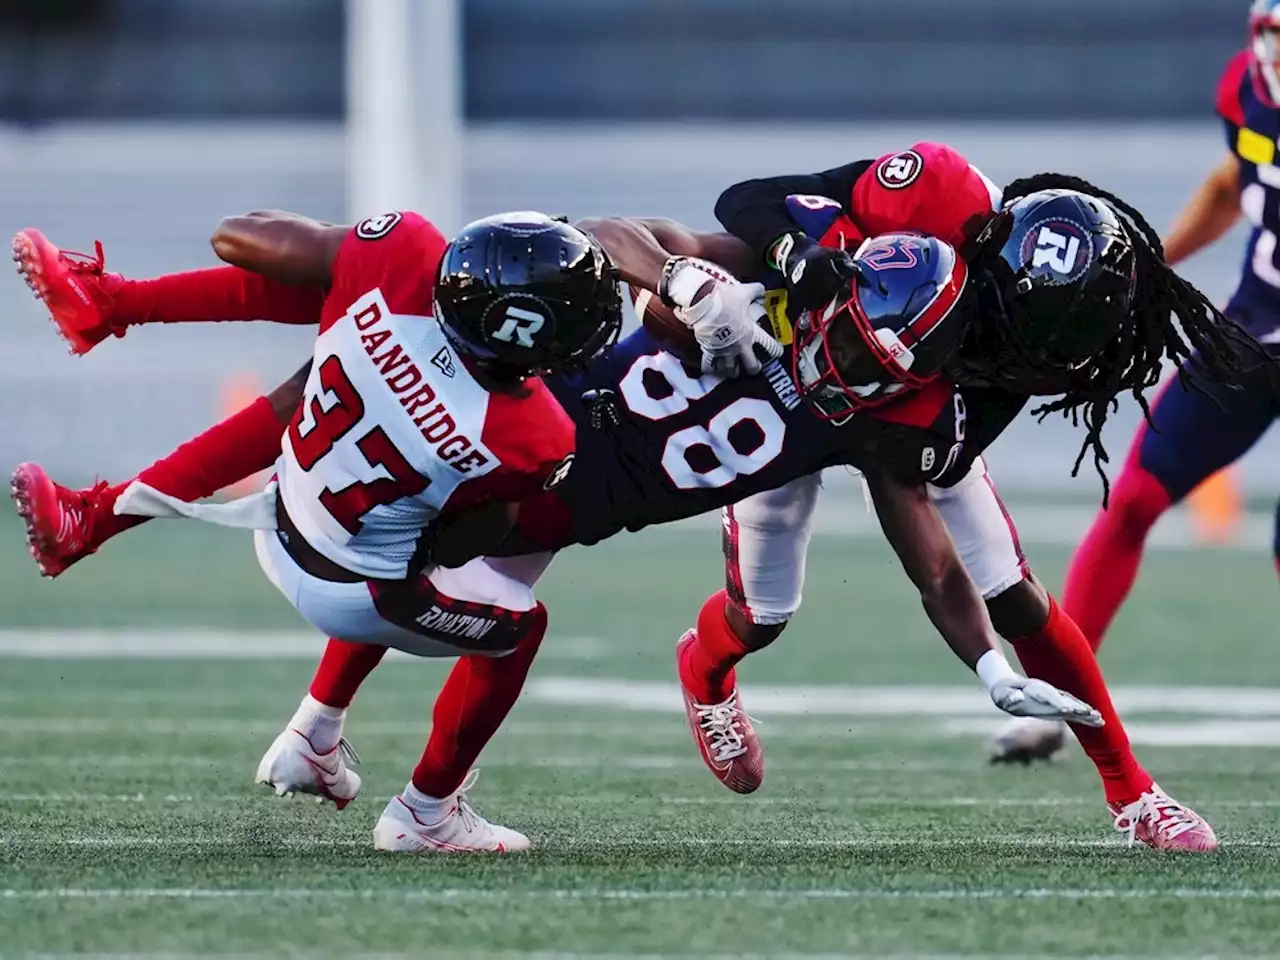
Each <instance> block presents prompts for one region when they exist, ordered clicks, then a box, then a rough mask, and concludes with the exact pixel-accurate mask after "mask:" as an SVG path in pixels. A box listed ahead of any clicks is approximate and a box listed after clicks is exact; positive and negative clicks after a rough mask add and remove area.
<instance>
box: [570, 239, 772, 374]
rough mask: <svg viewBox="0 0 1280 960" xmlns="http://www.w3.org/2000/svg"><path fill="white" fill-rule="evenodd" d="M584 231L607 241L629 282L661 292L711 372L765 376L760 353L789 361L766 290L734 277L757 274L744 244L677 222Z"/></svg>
mask: <svg viewBox="0 0 1280 960" xmlns="http://www.w3.org/2000/svg"><path fill="white" fill-rule="evenodd" d="M577 226H578V227H579V229H581V230H584V231H586V232H588V233H590V234H592V235H593V236H594V237H595V238H596V240H597V241H599V243H600V245H601V246H602V247H604V249H605V250H606V251H607V252H608V253H609V256H610V257H611V258H612V260H613V262H614V264H615V265H616V266H617V268H618V272H619V273H620V274H621V276H622V279H623V280H625V281H626V282H627V283H628V284H630V285H631V286H632V287H633V288H635V289H640V290H647V291H650V292H656V293H657V294H658V295H659V296H660V297H661V298H662V301H663V303H664V304H665V305H666V306H668V307H672V308H673V309H674V312H675V316H676V317H678V318H679V322H681V323H683V324H684V325H685V326H686V327H687V328H688V329H689V331H690V332H691V333H692V334H693V337H694V339H695V340H696V341H697V345H698V347H699V349H700V353H701V362H702V372H703V373H714V374H717V375H719V376H728V377H733V376H738V375H739V374H743V373H746V374H753V373H757V372H759V370H760V365H761V359H760V357H759V356H758V355H757V352H756V348H757V347H759V348H760V350H761V351H762V352H763V354H764V355H765V356H766V357H775V358H776V357H778V356H781V354H782V345H781V344H780V343H778V341H777V340H775V339H774V338H773V336H772V335H771V334H769V333H767V332H766V331H765V330H764V329H763V327H762V325H761V321H762V320H763V319H764V317H765V308H764V292H765V290H764V287H763V286H762V285H760V284H758V283H738V282H737V281H736V280H735V279H734V278H733V277H732V276H730V275H729V274H732V273H734V272H741V273H743V274H746V273H748V272H750V271H751V251H750V250H748V249H747V247H746V245H745V244H743V243H742V242H741V241H739V240H736V239H734V238H733V237H730V236H728V235H727V234H706V233H698V232H696V231H693V230H690V229H689V228H688V227H685V226H684V225H682V224H679V223H676V222H675V221H674V220H660V219H652V220H628V219H623V218H617V217H610V218H593V219H589V220H581V221H579V222H578V224H577ZM706 261H711V262H706ZM719 267H724V268H725V270H720V269H718V268H719ZM640 312H641V314H642V315H643V313H644V310H641V311H640ZM646 325H647V321H646Z"/></svg>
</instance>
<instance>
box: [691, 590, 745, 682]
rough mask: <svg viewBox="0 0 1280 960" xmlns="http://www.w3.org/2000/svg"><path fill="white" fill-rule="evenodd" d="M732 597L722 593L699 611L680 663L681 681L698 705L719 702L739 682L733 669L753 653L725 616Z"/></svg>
mask: <svg viewBox="0 0 1280 960" xmlns="http://www.w3.org/2000/svg"><path fill="white" fill-rule="evenodd" d="M728 601H729V594H728V593H727V592H726V591H724V590H721V591H720V592H719V593H713V594H712V595H711V596H709V597H708V598H707V601H706V603H704V604H703V605H702V609H701V610H699V611H698V626H697V633H696V634H695V636H694V640H693V643H691V644H689V646H688V647H687V648H686V649H685V651H684V655H683V656H682V657H681V658H680V663H679V664H678V667H679V670H680V682H681V683H682V684H683V685H684V687H685V689H687V690H688V691H689V692H690V693H691V694H692V695H693V696H694V697H695V698H696V699H697V700H698V702H699V703H719V702H720V701H722V700H725V699H726V698H728V696H729V694H730V693H732V692H733V688H734V686H735V685H736V684H737V682H738V678H737V675H736V673H735V671H734V669H733V668H734V667H735V666H737V664H738V661H739V660H741V659H742V658H743V657H745V656H746V655H747V654H748V653H750V652H751V648H750V647H748V646H747V645H746V644H744V643H743V642H742V640H741V639H739V637H738V635H737V634H736V633H734V632H733V627H731V626H730V625H729V619H728V618H727V617H726V616H725V614H724V608H725V604H726V603H728Z"/></svg>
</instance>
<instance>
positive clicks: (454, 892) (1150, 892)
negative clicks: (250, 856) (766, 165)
mask: <svg viewBox="0 0 1280 960" xmlns="http://www.w3.org/2000/svg"><path fill="white" fill-rule="evenodd" d="M0 900H256V901H267V900H380V901H388V900H391V901H395V900H399V901H405V902H448V901H469V900H484V901H503V902H513V901H515V902H518V901H521V900H525V901H532V902H537V903H546V902H548V901H549V902H559V903H588V904H589V903H594V902H596V901H600V900H606V901H638V902H644V901H654V900H659V901H661V900H761V901H785V900H866V901H894V900H901V901H916V900H922V901H929V900H959V901H966V900H1262V901H1271V900H1280V887H1238V888H1231V887H1174V888H1171V889H1130V888H1120V887H1074V888H1073V887H1063V888H1053V887H1032V888H1029V889H1018V888H1010V889H999V888H993V889H981V888H974V889H965V888H939V889H933V890H930V889H917V890H911V889H908V890H885V889H875V888H873V889H856V890H855V889H847V888H841V887H818V888H805V889H795V890H785V889H759V890H749V889H743V888H731V889H715V888H708V887H680V888H668V889H661V890H628V889H625V888H611V887H596V888H591V887H586V888H580V887H575V888H552V889H545V890H532V889H519V890H504V889H495V888H466V887H442V888H438V889H435V890H432V889H424V888H406V887H385V888H365V889H343V888H317V887H307V888H287V887H271V888H265V889H256V890H248V889H223V888H217V887H136V888H130V887H104V888H98V889H95V888H88V887H66V888H33V889H25V890H24V889H12V888H10V889H0Z"/></svg>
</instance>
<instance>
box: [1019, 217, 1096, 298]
mask: <svg viewBox="0 0 1280 960" xmlns="http://www.w3.org/2000/svg"><path fill="white" fill-rule="evenodd" d="M1022 259H1023V263H1026V264H1027V265H1028V266H1029V267H1030V268H1031V270H1032V271H1034V273H1033V276H1038V277H1041V278H1043V280H1044V281H1045V282H1047V283H1049V284H1052V285H1054V286H1057V285H1060V284H1066V283H1071V282H1072V281H1074V280H1076V279H1077V278H1078V277H1081V276H1083V275H1084V273H1085V271H1086V270H1088V269H1089V264H1090V263H1091V262H1092V261H1093V246H1092V245H1091V244H1090V243H1089V234H1088V231H1086V230H1085V228H1084V227H1083V226H1082V225H1081V224H1078V223H1073V222H1072V221H1070V220H1064V219H1059V218H1054V219H1047V220H1041V221H1039V222H1038V223H1035V224H1032V226H1031V228H1030V229H1029V230H1027V233H1026V237H1025V238H1024V239H1023V241H1022ZM1045 267H1047V268H1048V271H1046V270H1045V269H1044V268H1045Z"/></svg>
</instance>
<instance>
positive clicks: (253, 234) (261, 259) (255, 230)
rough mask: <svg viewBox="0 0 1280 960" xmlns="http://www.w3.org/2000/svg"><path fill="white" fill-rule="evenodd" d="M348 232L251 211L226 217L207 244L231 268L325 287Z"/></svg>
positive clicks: (315, 222) (274, 212)
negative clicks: (210, 244)
mask: <svg viewBox="0 0 1280 960" xmlns="http://www.w3.org/2000/svg"><path fill="white" fill-rule="evenodd" d="M350 232H351V228H350V227H344V226H335V225H334V224H331V223H325V222H323V221H321V220H312V219H311V218H309V217H304V216H300V215H299V214H296V213H286V212H285V211H282V210H255V211H253V212H251V213H246V214H242V215H240V216H236V217H227V218H226V219H224V220H223V221H222V222H221V223H220V224H218V228H217V229H216V230H214V232H213V236H212V237H211V238H210V243H212V245H213V252H214V253H216V254H217V255H218V257H219V258H220V259H222V260H225V261H226V262H227V263H229V264H231V265H232V266H235V267H242V268H243V269H245V270H250V271H252V272H253V273H257V274H261V275H262V276H264V277H268V278H269V279H272V280H277V281H279V282H281V283H288V284H293V285H298V286H310V287H328V286H329V285H330V283H331V282H332V280H333V261H334V259H335V258H336V257H337V256H338V249H339V248H340V247H341V246H342V242H343V241H344V240H345V239H346V237H347V235H348V234H349V233H350Z"/></svg>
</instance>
